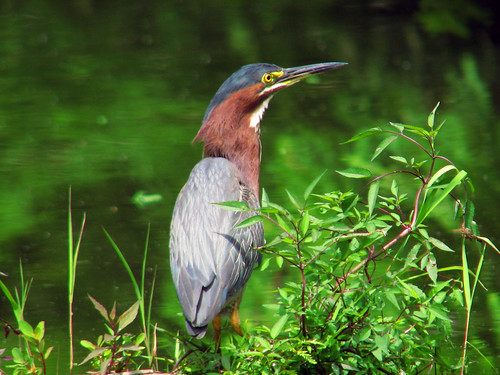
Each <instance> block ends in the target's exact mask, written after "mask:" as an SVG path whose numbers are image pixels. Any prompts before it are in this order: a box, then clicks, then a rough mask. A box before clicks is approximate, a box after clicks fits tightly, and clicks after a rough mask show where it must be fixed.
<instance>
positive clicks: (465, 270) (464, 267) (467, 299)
mask: <svg viewBox="0 0 500 375" xmlns="http://www.w3.org/2000/svg"><path fill="white" fill-rule="evenodd" d="M462 279H463V285H464V297H465V307H466V308H467V310H468V311H470V307H471V303H472V300H471V290H470V281H469V264H468V262H467V249H466V248H465V240H462Z"/></svg>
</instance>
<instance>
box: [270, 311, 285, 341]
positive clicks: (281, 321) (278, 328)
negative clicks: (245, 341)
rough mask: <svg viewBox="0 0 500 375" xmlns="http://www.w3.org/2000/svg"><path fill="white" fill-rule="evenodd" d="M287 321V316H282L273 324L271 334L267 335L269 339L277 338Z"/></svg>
mask: <svg viewBox="0 0 500 375" xmlns="http://www.w3.org/2000/svg"><path fill="white" fill-rule="evenodd" d="M287 321H288V315H283V316H282V317H281V318H279V319H278V321H277V322H276V323H274V325H273V328H271V332H270V333H269V334H270V335H271V338H273V339H275V338H276V337H278V335H279V334H280V333H281V332H282V331H283V328H284V327H285V325H286V322H287Z"/></svg>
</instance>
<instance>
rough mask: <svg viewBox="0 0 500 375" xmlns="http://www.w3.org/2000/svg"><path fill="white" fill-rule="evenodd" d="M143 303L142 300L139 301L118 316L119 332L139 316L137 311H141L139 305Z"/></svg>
mask: <svg viewBox="0 0 500 375" xmlns="http://www.w3.org/2000/svg"><path fill="white" fill-rule="evenodd" d="M140 305H141V301H137V302H136V303H134V304H133V305H132V306H130V307H129V308H128V309H127V311H125V312H124V313H123V314H122V315H120V317H119V318H118V332H119V331H121V330H122V329H124V328H125V327H126V326H128V325H129V324H130V323H132V322H133V321H134V319H135V317H136V316H137V312H138V311H139V306H140Z"/></svg>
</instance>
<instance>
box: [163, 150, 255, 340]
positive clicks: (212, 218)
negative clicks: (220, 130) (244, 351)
mask: <svg viewBox="0 0 500 375" xmlns="http://www.w3.org/2000/svg"><path fill="white" fill-rule="evenodd" d="M240 181H241V178H240V172H239V171H238V169H237V168H236V166H235V165H234V164H233V163H231V162H230V161H228V160H227V159H224V158H205V159H203V160H202V161H200V162H199V163H198V164H197V165H196V166H195V167H194V168H193V170H192V171H191V174H190V176H189V179H188V181H187V183H186V185H185V186H184V187H183V189H182V190H181V192H180V193H179V196H178V198H177V201H176V203H175V208H174V213H173V216H172V223H171V228H170V267H171V271H172V277H173V280H174V284H175V288H176V291H177V296H178V297H179V301H180V302H181V305H182V309H183V312H184V316H185V317H186V322H187V327H188V331H189V332H190V333H191V334H192V335H193V336H197V337H199V338H201V337H203V336H204V334H205V330H206V326H207V325H208V324H209V323H210V322H211V321H212V320H213V319H214V317H215V316H216V315H217V314H218V313H219V312H220V311H221V310H222V309H223V308H224V307H225V304H226V303H227V302H229V301H231V298H232V297H233V298H234V297H235V296H236V294H237V292H238V291H240V290H241V288H243V287H244V286H245V284H246V283H247V281H248V279H249V278H250V274H251V273H252V270H253V268H254V265H255V263H256V262H260V259H261V258H262V255H261V254H260V253H259V252H257V251H255V250H253V248H254V247H257V246H261V245H263V244H264V229H263V226H262V223H258V224H255V225H252V226H249V227H246V228H242V229H234V226H235V225H236V224H238V223H239V222H241V221H243V220H245V219H247V218H249V217H250V216H252V215H254V213H251V212H234V211H228V210H225V209H223V208H221V207H220V206H218V205H214V204H213V203H216V202H224V201H237V200H239V201H245V202H247V203H248V205H249V206H250V207H251V208H258V207H259V202H258V199H257V198H256V197H255V195H254V194H253V193H252V192H251V191H250V190H249V189H248V188H247V187H246V186H244V185H242V184H241V182H240Z"/></svg>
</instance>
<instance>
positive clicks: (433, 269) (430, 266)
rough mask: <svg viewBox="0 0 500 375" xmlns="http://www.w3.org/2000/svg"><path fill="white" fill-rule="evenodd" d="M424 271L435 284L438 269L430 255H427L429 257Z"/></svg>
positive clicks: (432, 256)
mask: <svg viewBox="0 0 500 375" xmlns="http://www.w3.org/2000/svg"><path fill="white" fill-rule="evenodd" d="M425 270H426V271H427V274H428V275H429V278H430V279H431V280H432V282H433V283H434V284H435V283H436V281H437V274H438V268H437V263H436V258H435V257H434V255H433V254H432V253H429V256H428V257H427V264H426V265H425Z"/></svg>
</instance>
